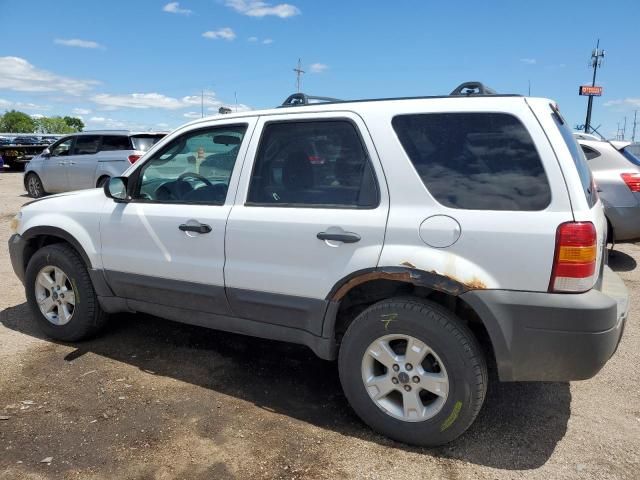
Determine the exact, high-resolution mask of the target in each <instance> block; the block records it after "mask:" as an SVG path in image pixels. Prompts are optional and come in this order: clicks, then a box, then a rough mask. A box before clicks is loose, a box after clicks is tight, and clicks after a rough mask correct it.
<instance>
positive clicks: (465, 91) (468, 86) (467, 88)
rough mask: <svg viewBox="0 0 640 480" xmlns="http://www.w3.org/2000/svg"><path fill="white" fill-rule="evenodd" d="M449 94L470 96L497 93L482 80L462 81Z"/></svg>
mask: <svg viewBox="0 0 640 480" xmlns="http://www.w3.org/2000/svg"><path fill="white" fill-rule="evenodd" d="M449 95H450V96H452V97H459V96H462V97H464V96H466V97H470V96H472V95H497V92H496V91H495V90H494V89H493V88H489V87H487V86H486V85H485V84H484V83H482V82H464V83H461V84H460V85H458V86H457V87H456V88H455V89H454V90H453V92H451V93H450V94H449Z"/></svg>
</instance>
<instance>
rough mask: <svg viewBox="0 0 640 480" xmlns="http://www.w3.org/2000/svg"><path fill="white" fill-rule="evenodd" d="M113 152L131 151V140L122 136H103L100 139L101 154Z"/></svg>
mask: <svg viewBox="0 0 640 480" xmlns="http://www.w3.org/2000/svg"><path fill="white" fill-rule="evenodd" d="M113 150H131V140H129V137H127V136H124V135H105V136H104V137H102V147H100V151H101V152H109V151H113Z"/></svg>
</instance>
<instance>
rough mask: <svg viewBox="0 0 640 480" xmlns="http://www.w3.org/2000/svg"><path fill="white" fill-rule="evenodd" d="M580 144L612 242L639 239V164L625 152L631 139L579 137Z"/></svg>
mask: <svg viewBox="0 0 640 480" xmlns="http://www.w3.org/2000/svg"><path fill="white" fill-rule="evenodd" d="M578 143H579V144H580V146H581V147H582V151H583V152H584V155H585V157H586V159H587V161H588V163H589V167H590V168H591V172H593V179H594V180H595V182H596V185H597V186H598V192H599V194H600V198H601V199H602V203H603V204H604V212H605V215H606V217H607V223H608V237H609V242H611V243H619V242H628V241H634V240H638V239H640V165H639V164H637V163H635V164H634V163H633V160H634V159H635V157H633V154H631V153H630V152H625V147H627V146H628V145H629V142H607V141H600V140H583V139H578ZM630 156H632V157H633V158H629V157H630Z"/></svg>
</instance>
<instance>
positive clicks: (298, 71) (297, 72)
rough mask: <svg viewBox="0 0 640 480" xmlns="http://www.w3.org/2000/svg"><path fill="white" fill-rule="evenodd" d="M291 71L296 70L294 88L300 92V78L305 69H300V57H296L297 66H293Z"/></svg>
mask: <svg viewBox="0 0 640 480" xmlns="http://www.w3.org/2000/svg"><path fill="white" fill-rule="evenodd" d="M293 71H294V72H296V88H297V89H298V93H300V79H301V78H302V75H303V74H304V73H305V71H304V70H302V60H301V59H298V66H297V67H296V68H294V69H293Z"/></svg>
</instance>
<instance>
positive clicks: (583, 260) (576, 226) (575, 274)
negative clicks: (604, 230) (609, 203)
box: [549, 222, 598, 292]
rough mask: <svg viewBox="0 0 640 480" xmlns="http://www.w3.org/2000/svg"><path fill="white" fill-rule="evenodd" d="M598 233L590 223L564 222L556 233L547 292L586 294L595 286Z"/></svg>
mask: <svg viewBox="0 0 640 480" xmlns="http://www.w3.org/2000/svg"><path fill="white" fill-rule="evenodd" d="M597 256H598V252H597V234H596V228H595V227H594V226H593V223H591V222H567V223H563V224H561V225H560V226H559V227H558V230H557V232H556V252H555V257H554V260H553V270H552V273H551V281H550V282H549V291H550V292H585V291H587V290H589V289H591V287H593V284H594V283H595V273H596V258H597Z"/></svg>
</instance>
